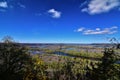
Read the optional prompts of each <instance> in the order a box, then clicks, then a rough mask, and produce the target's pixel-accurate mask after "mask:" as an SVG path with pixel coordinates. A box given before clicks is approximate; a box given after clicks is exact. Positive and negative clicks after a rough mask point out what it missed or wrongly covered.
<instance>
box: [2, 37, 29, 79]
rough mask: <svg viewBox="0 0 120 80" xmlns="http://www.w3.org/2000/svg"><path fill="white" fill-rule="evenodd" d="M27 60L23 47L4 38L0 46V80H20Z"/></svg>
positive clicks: (27, 55)
mask: <svg viewBox="0 0 120 80" xmlns="http://www.w3.org/2000/svg"><path fill="white" fill-rule="evenodd" d="M29 60H30V56H29V54H28V53H27V49H26V48H25V47H23V46H21V45H19V44H17V43H14V42H11V40H9V38H8V37H7V38H5V39H4V43H1V44H0V80H8V79H9V80H22V78H23V74H24V72H25V71H26V67H27V65H28V63H29Z"/></svg>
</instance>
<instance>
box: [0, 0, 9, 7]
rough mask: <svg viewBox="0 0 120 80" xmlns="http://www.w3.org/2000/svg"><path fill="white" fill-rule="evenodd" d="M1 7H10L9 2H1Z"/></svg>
mask: <svg viewBox="0 0 120 80" xmlns="http://www.w3.org/2000/svg"><path fill="white" fill-rule="evenodd" d="M0 7H1V8H7V7H8V4H7V2H5V1H4V2H0Z"/></svg>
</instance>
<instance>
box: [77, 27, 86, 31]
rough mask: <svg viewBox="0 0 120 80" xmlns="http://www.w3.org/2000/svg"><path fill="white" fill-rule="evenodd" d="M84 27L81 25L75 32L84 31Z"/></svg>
mask: <svg viewBox="0 0 120 80" xmlns="http://www.w3.org/2000/svg"><path fill="white" fill-rule="evenodd" d="M84 29H85V28H84V27H81V28H79V29H77V30H75V32H82V31H83V30H84Z"/></svg>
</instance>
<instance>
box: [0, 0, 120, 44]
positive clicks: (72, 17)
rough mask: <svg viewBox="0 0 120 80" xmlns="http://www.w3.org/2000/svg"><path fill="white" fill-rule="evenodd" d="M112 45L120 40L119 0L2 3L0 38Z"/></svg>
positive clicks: (14, 0) (0, 0) (6, 0)
mask: <svg viewBox="0 0 120 80" xmlns="http://www.w3.org/2000/svg"><path fill="white" fill-rule="evenodd" d="M6 35H9V36H11V37H13V38H14V40H15V41H18V42H21V43H109V41H108V39H110V38H112V37H115V38H116V39H118V40H119V39H120V0H0V39H2V38H3V37H4V36H6Z"/></svg>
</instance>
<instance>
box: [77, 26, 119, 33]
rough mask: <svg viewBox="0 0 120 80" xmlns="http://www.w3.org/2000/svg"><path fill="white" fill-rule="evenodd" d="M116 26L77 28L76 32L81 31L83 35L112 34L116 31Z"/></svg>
mask: <svg viewBox="0 0 120 80" xmlns="http://www.w3.org/2000/svg"><path fill="white" fill-rule="evenodd" d="M117 28H118V27H117V26H113V27H110V28H104V29H101V28H95V29H86V28H83V27H82V28H79V29H77V30H76V32H82V34H85V35H92V34H93V35H95V34H114V33H116V32H117Z"/></svg>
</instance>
